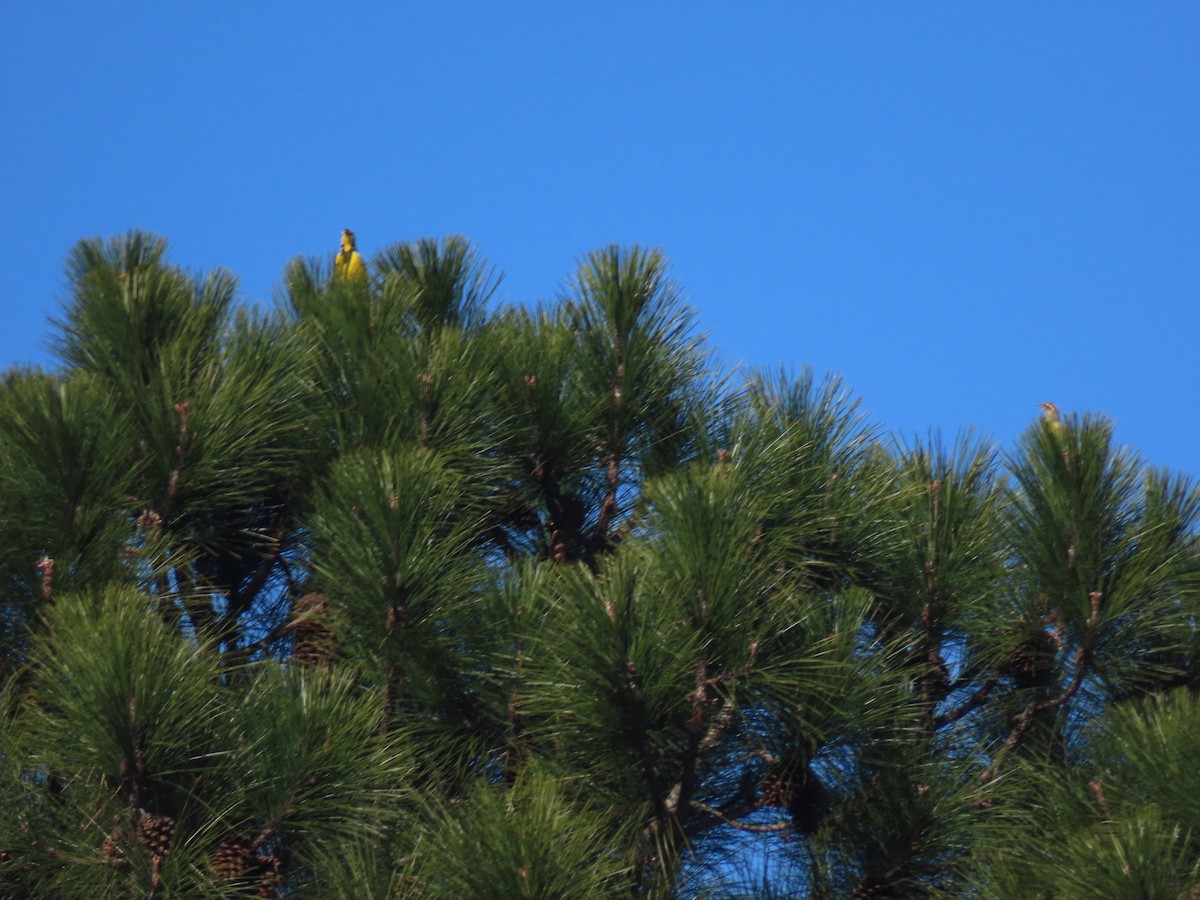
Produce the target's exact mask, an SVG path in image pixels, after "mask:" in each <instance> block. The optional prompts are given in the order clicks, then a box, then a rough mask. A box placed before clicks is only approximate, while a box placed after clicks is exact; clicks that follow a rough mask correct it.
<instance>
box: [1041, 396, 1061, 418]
mask: <svg viewBox="0 0 1200 900" xmlns="http://www.w3.org/2000/svg"><path fill="white" fill-rule="evenodd" d="M1042 416H1043V417H1044V418H1045V419H1046V421H1047V422H1057V421H1058V404H1057V403H1051V402H1050V401H1049V400H1047V401H1046V402H1045V403H1043V404H1042Z"/></svg>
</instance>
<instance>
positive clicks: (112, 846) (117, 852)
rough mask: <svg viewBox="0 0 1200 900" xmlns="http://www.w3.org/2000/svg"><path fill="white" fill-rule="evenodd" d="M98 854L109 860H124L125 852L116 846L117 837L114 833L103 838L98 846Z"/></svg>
mask: <svg viewBox="0 0 1200 900" xmlns="http://www.w3.org/2000/svg"><path fill="white" fill-rule="evenodd" d="M100 852H101V853H103V854H104V855H105V856H107V857H108V858H109V859H124V858H125V851H123V850H122V849H121V848H120V846H119V845H118V844H117V835H116V833H115V832H114V833H113V834H108V835H105V836H104V841H103V843H101V844H100Z"/></svg>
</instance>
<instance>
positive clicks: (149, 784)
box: [0, 232, 1200, 900]
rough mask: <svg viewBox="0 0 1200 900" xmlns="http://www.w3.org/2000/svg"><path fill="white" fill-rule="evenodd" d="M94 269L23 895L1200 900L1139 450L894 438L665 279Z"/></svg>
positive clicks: (1172, 529) (1163, 598)
mask: <svg viewBox="0 0 1200 900" xmlns="http://www.w3.org/2000/svg"><path fill="white" fill-rule="evenodd" d="M67 268H68V277H69V279H70V284H71V288H70V292H69V294H68V297H67V300H66V302H65V304H64V308H63V310H62V313H61V315H60V317H59V319H58V320H57V321H56V323H55V328H56V335H55V339H54V340H55V343H54V346H55V347H56V350H57V352H58V355H59V359H60V365H59V367H57V368H56V369H54V370H53V371H49V372H43V371H36V370H13V371H10V372H8V373H7V374H6V375H5V376H4V378H3V382H2V384H0V568H2V569H3V576H4V582H3V583H4V584H5V585H6V590H5V592H4V594H3V595H2V596H0V611H2V613H0V679H2V680H0V716H3V728H0V809H2V810H3V811H4V813H5V814H4V815H2V816H0V897H4V896H13V897H33V898H42V897H45V898H64V897H65V898H74V897H80V898H83V897H89V896H106V897H108V896H111V897H126V896H128V897H138V898H144V897H152V898H166V897H172V896H187V897H205V896H209V897H233V896H259V897H269V896H312V897H326V898H338V897H341V898H360V897H373V898H374V897H379V898H384V897H413V898H418V897H419V898H431V897H447V898H458V897H482V898H486V897H496V898H512V897H530V898H532V897H546V898H550V897H593V896H594V897H620V896H631V897H633V896H648V897H650V896H654V897H656V896H681V897H749V896H754V897H775V896H778V897H784V896H787V897H792V896H808V897H822V898H824V897H830V898H864V900H865V898H885V897H919V896H930V897H936V896H946V897H963V896H981V897H1014V898H1015V897H1020V898H1025V897H1047V898H1051V897H1054V898H1058V897H1085V896H1086V897H1092V896H1104V897H1125V896H1128V897H1142V896H1155V897H1158V896H1162V897H1172V898H1175V897H1179V898H1183V897H1194V896H1200V852H1198V851H1197V844H1196V840H1195V835H1196V834H1197V833H1200V822H1198V821H1196V815H1195V813H1194V812H1193V811H1192V809H1191V806H1190V798H1191V797H1192V795H1193V793H1194V792H1193V791H1192V790H1191V788H1192V787H1196V785H1193V784H1192V782H1194V781H1195V780H1196V777H1197V776H1196V774H1195V767H1194V766H1193V765H1191V764H1190V763H1189V760H1190V757H1189V756H1188V755H1187V754H1188V753H1189V752H1190V748H1191V747H1192V746H1194V745H1195V743H1196V741H1197V740H1198V738H1200V736H1198V734H1197V729H1198V724H1197V723H1198V722H1200V705H1197V700H1196V694H1195V686H1196V683H1197V681H1196V678H1197V676H1196V671H1197V669H1196V661H1197V650H1198V644H1197V635H1198V632H1197V628H1196V622H1197V621H1198V616H1197V614H1198V612H1200V610H1198V609H1197V604H1198V602H1200V553H1198V549H1200V545H1198V543H1197V534H1198V529H1197V524H1198V522H1200V493H1198V492H1197V490H1196V489H1195V488H1194V487H1193V486H1192V484H1191V483H1190V482H1189V481H1188V480H1187V479H1186V478H1183V477H1181V476H1179V475H1176V474H1173V473H1169V472H1164V471H1157V470H1153V469H1151V468H1149V467H1147V466H1146V465H1145V464H1144V463H1143V462H1142V461H1141V460H1140V459H1139V458H1138V457H1137V456H1136V455H1135V454H1133V453H1132V452H1130V451H1128V450H1126V449H1123V448H1118V447H1116V446H1115V445H1114V442H1113V435H1112V426H1111V423H1110V422H1108V421H1107V420H1106V419H1104V418H1103V417H1101V416H1098V415H1094V414H1087V415H1062V416H1060V417H1058V418H1056V419H1055V420H1054V421H1053V422H1052V423H1051V422H1049V421H1048V420H1035V421H1033V422H1031V424H1030V426H1029V428H1028V429H1027V430H1026V431H1025V433H1024V434H1022V435H1021V436H1020V437H1019V439H1018V440H1017V442H1016V444H1015V446H1014V448H1013V449H1012V450H1011V451H1009V452H1002V451H1001V450H1000V449H998V448H997V447H995V446H992V445H991V444H989V443H988V442H986V441H983V440H980V439H978V438H974V437H971V436H969V435H968V436H964V437H962V438H961V439H958V440H956V441H954V442H949V443H947V442H946V441H944V440H942V439H941V438H940V437H939V436H938V435H932V436H930V437H929V438H928V439H925V440H922V441H917V442H913V443H911V444H908V445H903V444H898V443H897V442H895V441H893V440H892V439H891V438H889V436H888V435H887V434H886V433H884V432H883V431H882V430H881V429H880V428H879V427H877V426H876V425H874V424H872V423H871V422H869V421H867V420H866V419H865V417H864V416H863V415H862V413H861V412H860V410H859V405H858V401H857V399H856V398H855V397H854V396H853V395H852V394H851V393H850V392H849V391H847V390H846V388H845V387H844V385H843V384H842V382H841V381H840V380H839V379H836V378H826V379H824V380H821V379H818V378H815V377H814V376H813V375H812V373H811V372H809V371H807V370H803V371H801V372H799V373H798V374H789V373H787V372H778V373H773V374H772V373H743V372H737V371H726V370H725V369H724V368H723V366H722V364H721V362H720V361H719V360H718V359H717V358H716V357H715V355H714V354H713V353H712V352H711V350H710V349H709V348H708V346H707V344H706V343H705V341H704V340H703V339H702V338H701V337H700V336H699V335H698V334H697V333H696V331H695V325H696V323H695V320H694V318H693V316H692V314H691V313H690V311H689V310H688V309H687V307H686V306H685V305H684V303H683V301H682V296H681V293H680V289H679V288H678V286H677V285H675V284H674V283H673V282H672V281H671V279H670V276H669V271H668V267H667V263H666V260H665V258H664V257H663V256H662V254H661V253H659V252H657V251H650V250H646V249H642V248H637V247H631V248H623V247H618V246H611V247H607V248H604V249H601V250H599V251H596V252H594V253H591V254H589V255H587V256H585V257H584V258H583V259H582V260H581V262H580V264H579V268H578V270H577V272H576V273H575V275H574V277H572V278H570V279H568V280H567V282H566V283H565V287H564V289H563V294H562V296H560V297H559V298H558V300H557V301H556V302H554V303H545V304H542V305H539V306H536V307H529V308H526V307H514V308H509V307H503V306H497V305H496V304H495V303H494V293H495V289H496V286H497V284H498V283H499V277H500V276H499V275H498V273H497V271H496V270H495V269H494V268H492V267H491V266H490V265H489V264H488V263H487V261H486V260H484V259H483V257H482V256H481V255H480V254H479V252H478V251H477V250H476V248H474V247H473V246H472V245H471V244H470V243H469V242H468V241H466V240H465V239H463V238H459V237H451V238H446V239H444V240H440V241H439V240H433V239H424V240H419V241H416V242H413V243H408V244H397V245H393V246H390V247H385V248H384V249H383V250H381V251H380V252H379V253H378V254H377V255H376V257H375V258H374V259H373V260H371V261H370V262H369V265H368V266H367V267H366V271H369V272H370V277H363V278H344V277H337V271H336V267H335V264H334V261H333V260H307V261H306V260H297V261H295V262H294V263H292V264H291V265H289V266H288V268H287V270H286V271H285V273H284V283H283V286H282V290H281V292H280V297H281V301H280V303H279V304H278V306H277V308H274V309H270V310H252V309H249V308H247V307H246V306H245V305H244V304H241V303H240V302H239V301H238V299H237V294H236V281H235V279H233V277H232V276H230V275H228V274H226V273H221V272H217V273H212V274H209V275H192V274H189V273H187V272H185V271H184V270H182V269H180V268H178V267H176V266H175V265H173V264H172V263H170V262H169V261H168V257H167V246H166V243H165V242H164V241H163V240H161V239H160V238H157V237H154V236H152V235H147V234H143V233H137V232H134V233H130V234H128V235H125V236H123V237H119V238H116V239H112V240H108V241H100V240H89V241H83V242H81V243H80V244H79V245H77V247H76V248H75V249H74V250H73V251H72V253H71V255H70V257H69V259H68V267H67ZM1035 408H1036V404H1035Z"/></svg>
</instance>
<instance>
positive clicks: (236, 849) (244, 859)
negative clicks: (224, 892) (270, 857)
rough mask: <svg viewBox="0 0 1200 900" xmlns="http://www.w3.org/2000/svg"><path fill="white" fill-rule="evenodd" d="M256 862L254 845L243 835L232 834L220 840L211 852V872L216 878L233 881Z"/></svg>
mask: <svg viewBox="0 0 1200 900" xmlns="http://www.w3.org/2000/svg"><path fill="white" fill-rule="evenodd" d="M257 863H258V857H257V855H256V854H255V852H254V845H253V844H251V843H250V841H249V840H247V839H246V838H244V837H239V836H237V835H234V836H232V837H228V838H226V839H225V840H224V841H222V842H221V846H219V847H218V848H217V850H216V852H215V853H214V854H213V858H212V867H213V872H215V873H216V875H217V877H218V878H224V879H225V880H226V881H233V880H234V879H236V878H241V877H242V876H243V875H245V874H246V873H248V872H249V871H250V870H251V869H253V868H254V867H255V866H256V865H257Z"/></svg>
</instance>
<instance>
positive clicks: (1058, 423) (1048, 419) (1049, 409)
mask: <svg viewBox="0 0 1200 900" xmlns="http://www.w3.org/2000/svg"><path fill="white" fill-rule="evenodd" d="M1042 420H1043V421H1044V422H1045V423H1046V427H1047V428H1049V429H1050V431H1051V433H1052V434H1053V435H1054V436H1055V437H1059V436H1060V435H1061V434H1062V430H1063V425H1062V420H1061V419H1059V417H1058V404H1057V403H1051V402H1050V401H1049V400H1047V401H1046V402H1045V403H1043V404H1042Z"/></svg>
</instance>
